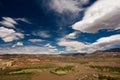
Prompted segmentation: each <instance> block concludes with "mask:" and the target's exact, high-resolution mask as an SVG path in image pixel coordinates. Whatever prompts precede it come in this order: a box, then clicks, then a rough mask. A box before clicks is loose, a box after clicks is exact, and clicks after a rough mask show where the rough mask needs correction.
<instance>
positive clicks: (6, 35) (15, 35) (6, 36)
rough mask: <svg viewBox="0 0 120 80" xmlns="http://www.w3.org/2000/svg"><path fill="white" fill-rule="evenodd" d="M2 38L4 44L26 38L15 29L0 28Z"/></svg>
mask: <svg viewBox="0 0 120 80" xmlns="http://www.w3.org/2000/svg"><path fill="white" fill-rule="evenodd" d="M0 38H1V39H2V40H3V41H4V42H11V41H13V40H19V39H21V38H24V35H23V34H22V33H19V32H16V31H15V30H14V29H8V28H5V27H0Z"/></svg>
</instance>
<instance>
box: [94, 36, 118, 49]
mask: <svg viewBox="0 0 120 80" xmlns="http://www.w3.org/2000/svg"><path fill="white" fill-rule="evenodd" d="M119 44H120V34H116V35H112V36H109V37H102V38H100V39H98V40H97V41H96V42H94V43H93V44H92V46H97V47H101V48H103V49H104V48H107V47H112V46H114V45H119Z"/></svg>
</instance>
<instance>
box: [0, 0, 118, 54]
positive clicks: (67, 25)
mask: <svg viewBox="0 0 120 80" xmlns="http://www.w3.org/2000/svg"><path fill="white" fill-rule="evenodd" d="M119 3H120V1H119V0H116V1H114V0H0V53H1V54H9V53H10V54H58V53H76V52H80V53H86V52H87V53H91V52H94V51H96V50H105V49H110V48H116V47H117V48H118V47H120V38H119V37H120V14H119V13H120V10H119V8H120V5H119Z"/></svg>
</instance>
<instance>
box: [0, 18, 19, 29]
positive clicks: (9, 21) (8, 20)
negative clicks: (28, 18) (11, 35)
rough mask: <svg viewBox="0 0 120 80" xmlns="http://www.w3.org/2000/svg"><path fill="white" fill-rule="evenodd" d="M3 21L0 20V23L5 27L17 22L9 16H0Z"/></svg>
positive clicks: (12, 26) (13, 25)
mask: <svg viewBox="0 0 120 80" xmlns="http://www.w3.org/2000/svg"><path fill="white" fill-rule="evenodd" d="M2 18H3V21H0V24H1V25H3V26H6V27H10V28H14V27H15V24H18V23H17V22H16V21H15V20H14V19H12V18H10V17H2Z"/></svg>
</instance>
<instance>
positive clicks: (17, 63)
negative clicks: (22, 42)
mask: <svg viewBox="0 0 120 80" xmlns="http://www.w3.org/2000/svg"><path fill="white" fill-rule="evenodd" d="M31 60H32V61H31ZM0 61H1V62H2V63H4V61H5V62H6V61H8V62H10V61H11V62H13V63H12V64H11V65H10V66H6V65H2V64H0V65H1V66H4V67H5V66H6V67H5V69H8V68H9V69H11V68H16V67H17V68H19V67H24V66H27V67H29V65H32V66H42V65H51V64H52V65H54V67H52V68H49V69H48V68H46V69H43V70H42V71H40V72H39V71H36V72H35V71H34V72H32V73H31V74H24V73H22V74H14V75H8V74H7V75H6V74H2V73H1V74H0V80H107V79H99V74H102V75H104V76H111V77H117V78H120V72H119V71H118V72H110V71H101V70H99V69H94V68H91V67H90V66H110V67H114V66H115V67H119V68H120V64H119V62H120V58H111V57H110V58H86V57H37V58H36V57H29V56H27V57H12V58H9V59H1V60H0ZM64 66H73V71H70V72H68V73H67V74H65V75H56V74H53V73H51V72H50V71H51V70H53V69H55V68H57V67H64ZM34 68H36V67H34ZM2 71H4V70H0V72H2ZM114 80H119V79H114Z"/></svg>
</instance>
